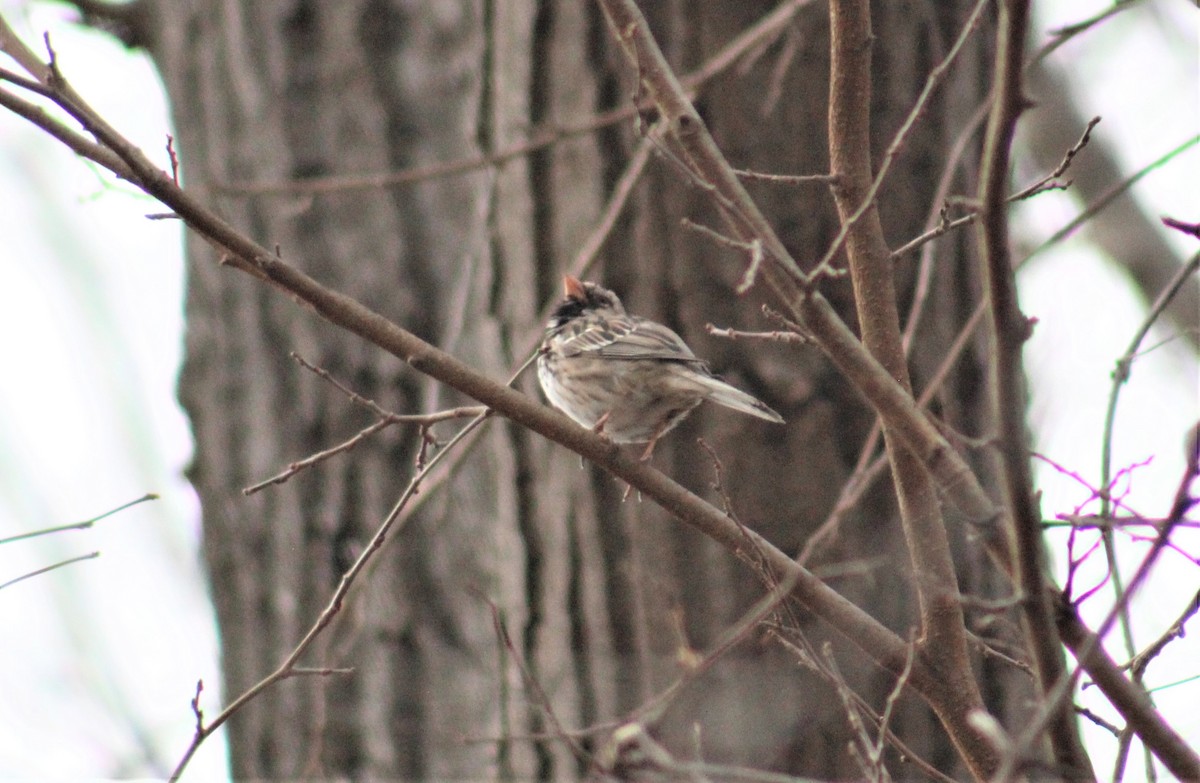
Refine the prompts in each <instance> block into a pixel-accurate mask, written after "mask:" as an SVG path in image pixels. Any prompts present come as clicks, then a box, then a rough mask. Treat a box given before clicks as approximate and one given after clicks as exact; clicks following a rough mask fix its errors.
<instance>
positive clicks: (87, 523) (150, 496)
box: [0, 492, 158, 546]
mask: <svg viewBox="0 0 1200 783" xmlns="http://www.w3.org/2000/svg"><path fill="white" fill-rule="evenodd" d="M147 500H158V495H156V494H154V493H153V492H147V493H146V494H145V495H142V496H141V497H140V498H138V499H137V500H131V501H129V502H128V503H122V504H121V505H119V506H117V507H116V508H114V509H112V510H110V511H105V512H104V513H103V514H101V515H99V516H95V517H92V518H91V519H85V520H83V521H82V522H73V523H71V524H69V525H59V526H58V527H47V528H43V529H41V530H31V531H29V532H28V533H18V534H17V535H15V536H8V537H7V538H0V546H3V545H4V544H9V543H12V542H13V541H22V540H24V539H26V538H36V537H37V536H48V535H50V534H51V533H61V532H63V531H64V530H87V529H88V528H89V527H91V526H92V525H94V524H96V523H97V522H99V521H100V520H102V519H104V518H105V517H111V516H112V515H113V514H116V513H118V512H120V511H124V510H125V509H127V508H129V507H131V506H136V505H137V504H139V503H145V502H146V501H147Z"/></svg>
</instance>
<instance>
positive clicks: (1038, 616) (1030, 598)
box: [979, 0, 1094, 778]
mask: <svg viewBox="0 0 1200 783" xmlns="http://www.w3.org/2000/svg"><path fill="white" fill-rule="evenodd" d="M1028 25H1029V2H1028V0H1006V2H1004V3H1003V4H1002V5H1001V7H1000V26H999V33H998V41H997V47H996V67H995V81H994V83H993V88H992V100H993V104H992V112H991V116H990V117H989V119H988V128H987V135H986V137H985V139H984V152H983V163H982V170H981V172H980V182H979V201H980V205H981V218H980V223H979V226H980V228H979V244H980V255H981V257H982V258H983V262H984V275H985V279H986V285H987V295H988V298H989V300H990V304H991V316H992V332H993V341H994V349H993V351H992V377H993V383H994V385H995V393H996V405H997V407H998V411H997V421H998V424H999V428H1000V432H999V445H1000V456H1001V462H1002V465H1001V473H1002V475H1003V485H1004V493H1005V498H1006V500H1007V504H1008V508H1009V511H1010V514H1011V519H1012V531H1013V538H1014V540H1015V544H1016V558H1015V565H1016V570H1017V582H1018V584H1019V586H1020V592H1021V595H1022V604H1021V606H1022V610H1023V614H1022V618H1023V623H1024V626H1025V633H1026V638H1027V639H1028V640H1029V647H1030V653H1031V655H1032V658H1033V661H1034V664H1035V665H1034V671H1035V672H1036V674H1037V678H1038V685H1039V687H1040V688H1041V690H1042V692H1043V693H1049V692H1050V691H1051V690H1052V689H1053V688H1054V686H1055V683H1056V682H1058V681H1059V680H1060V679H1061V678H1063V677H1064V676H1066V675H1065V665H1064V660H1063V655H1062V648H1061V646H1060V640H1059V636H1058V631H1057V629H1056V628H1055V625H1054V619H1053V615H1052V612H1051V607H1050V604H1049V600H1048V593H1047V589H1046V588H1047V586H1048V585H1047V580H1046V577H1045V563H1046V560H1045V551H1044V549H1043V541H1042V533H1041V518H1040V515H1039V513H1038V509H1037V504H1036V501H1035V500H1034V497H1033V491H1032V489H1033V477H1032V472H1031V470H1030V467H1029V447H1028V443H1027V442H1026V440H1027V439H1026V431H1025V387H1024V377H1023V375H1022V372H1021V351H1022V347H1023V345H1024V343H1025V340H1027V339H1028V338H1029V335H1030V325H1029V322H1028V320H1027V319H1026V318H1025V316H1024V315H1022V314H1021V311H1020V307H1019V305H1018V302H1017V293H1016V278H1015V275H1014V273H1013V268H1012V259H1011V258H1010V255H1009V252H1008V214H1007V212H1006V211H1005V199H1006V194H1007V188H1008V169H1009V162H1010V152H1011V147H1012V139H1013V133H1014V131H1015V129H1016V124H1017V118H1018V117H1019V116H1020V114H1021V112H1022V111H1024V110H1025V108H1026V107H1027V106H1028V102H1027V100H1026V99H1025V97H1024V95H1023V94H1022V85H1021V73H1022V66H1023V62H1024V52H1025V37H1026V35H1027V33H1028ZM1049 736H1050V744H1051V746H1052V749H1053V754H1054V760H1055V762H1056V763H1057V764H1058V765H1059V767H1060V769H1059V770H1058V771H1059V772H1060V773H1062V774H1064V775H1066V776H1068V777H1070V778H1092V777H1094V773H1093V772H1092V765H1091V761H1090V760H1089V759H1088V757H1087V754H1086V753H1085V751H1084V749H1083V745H1082V743H1081V742H1080V739H1079V734H1078V731H1077V727H1076V725H1075V720H1074V715H1073V712H1072V710H1071V703H1070V700H1064V701H1063V702H1062V703H1061V704H1060V705H1059V706H1058V708H1057V709H1056V710H1055V715H1054V717H1053V719H1052V720H1051V721H1050V724H1049Z"/></svg>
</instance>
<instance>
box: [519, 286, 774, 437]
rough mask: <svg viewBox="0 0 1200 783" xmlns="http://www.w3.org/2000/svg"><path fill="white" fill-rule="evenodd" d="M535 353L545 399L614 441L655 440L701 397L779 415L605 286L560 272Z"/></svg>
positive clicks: (765, 415)
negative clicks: (561, 291) (560, 295)
mask: <svg viewBox="0 0 1200 783" xmlns="http://www.w3.org/2000/svg"><path fill="white" fill-rule="evenodd" d="M563 284H564V288H565V291H566V298H565V299H563V301H562V302H560V303H559V305H558V307H557V308H555V310H554V313H553V314H552V315H551V316H550V323H549V324H547V326H546V336H545V337H544V338H543V340H542V354H541V356H539V357H538V381H539V382H540V383H541V385H542V391H543V392H545V394H546V397H547V399H549V400H550V404H552V405H553V406H554V407H556V408H558V409H559V410H561V411H562V412H563V413H565V414H567V415H568V416H570V417H571V418H572V419H574V420H575V421H576V422H578V423H579V424H581V425H583V426H584V427H588V428H591V429H594V430H596V431H597V432H603V433H604V434H605V435H607V436H608V437H609V438H611V439H612V440H613V441H614V442H615V443H648V444H649V445H648V446H647V447H646V451H645V454H644V455H643V457H644V458H649V456H650V454H651V453H652V451H653V450H654V444H655V442H656V441H657V440H658V439H659V438H660V437H661V436H662V435H663V434H664V433H666V432H667V431H668V430H670V429H671V428H672V427H674V426H675V425H676V424H678V423H679V422H680V421H682V420H683V419H684V417H686V416H687V414H688V413H690V412H691V411H692V409H693V408H695V407H696V406H697V405H699V404H700V403H701V402H703V401H704V400H712V401H713V402H715V403H717V404H719V405H724V406H725V407H727V408H732V409H733V410H735V411H740V412H742V413H746V414H749V415H751V416H757V417H758V418H760V419H766V420H767V421H771V422H775V423H777V424H782V423H783V417H781V416H780V415H779V414H778V413H776V412H775V411H773V410H771V409H770V408H769V407H767V406H766V405H765V404H763V403H762V402H760V401H759V400H757V399H755V398H754V397H752V396H750V395H749V394H747V393H745V392H744V391H741V390H740V389H736V388H734V387H733V386H730V385H729V384H727V383H725V382H724V381H722V380H720V379H719V378H716V377H714V376H713V375H712V373H711V372H709V369H708V365H706V364H705V363H704V361H703V360H702V359H699V358H697V356H696V355H695V354H694V353H692V349H690V348H688V347H687V345H686V344H685V343H684V342H683V339H682V338H681V337H680V336H679V335H677V334H675V332H673V331H671V330H670V329H668V328H667V327H665V326H663V325H662V324H660V323H655V322H654V321H650V320H647V319H645V318H638V317H637V316H633V315H628V314H626V312H625V308H624V306H623V305H622V304H621V300H620V299H618V298H617V295H616V294H614V293H613V292H612V291H609V290H608V289H607V288H602V287H600V286H598V285H596V284H595V283H585V282H581V281H579V280H577V279H576V278H574V277H570V276H568V277H565V278H563Z"/></svg>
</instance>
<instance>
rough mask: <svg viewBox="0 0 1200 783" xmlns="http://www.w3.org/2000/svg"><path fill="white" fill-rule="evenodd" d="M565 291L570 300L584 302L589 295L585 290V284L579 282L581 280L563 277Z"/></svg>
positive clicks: (568, 276) (567, 276)
mask: <svg viewBox="0 0 1200 783" xmlns="http://www.w3.org/2000/svg"><path fill="white" fill-rule="evenodd" d="M563 291H564V292H565V293H566V295H567V298H568V299H578V300H579V301H581V302H582V301H583V300H585V299H587V293H586V292H585V291H584V290H583V283H581V282H579V278H577V277H571V276H570V275H563Z"/></svg>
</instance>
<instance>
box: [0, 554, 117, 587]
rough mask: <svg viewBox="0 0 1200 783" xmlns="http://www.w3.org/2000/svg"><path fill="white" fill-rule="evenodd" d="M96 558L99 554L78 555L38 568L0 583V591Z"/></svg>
mask: <svg viewBox="0 0 1200 783" xmlns="http://www.w3.org/2000/svg"><path fill="white" fill-rule="evenodd" d="M97 557H100V553H99V552H91V553H89V554H86V555H80V556H79V557H71V558H67V559H66V560H63V561H61V562H58V563H55V564H54V565H48V566H46V567H44V568H39V569H37V570H35V571H30V572H29V573H27V574H22V575H21V576H18V577H17V578H16V579H9V580H8V581H7V582H4V583H0V590H3V589H4V588H6V587H11V586H13V585H15V584H16V583H17V582H24V581H25V580H26V579H32V578H33V577H35V576H39V575H41V574H44V573H47V572H48V571H53V570H55V569H58V568H62V567H63V566H69V565H71V564H72V563H78V562H80V561H81V560H93V559H95V558H97Z"/></svg>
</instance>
